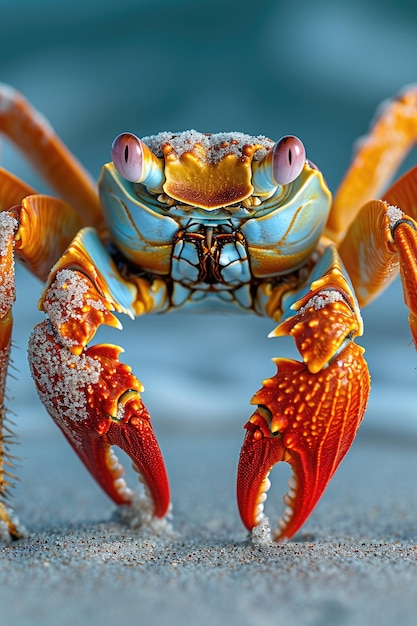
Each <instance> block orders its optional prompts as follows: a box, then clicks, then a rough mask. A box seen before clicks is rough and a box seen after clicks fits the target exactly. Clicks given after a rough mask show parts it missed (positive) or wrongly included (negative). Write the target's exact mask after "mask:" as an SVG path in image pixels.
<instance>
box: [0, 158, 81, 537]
mask: <svg viewBox="0 0 417 626" xmlns="http://www.w3.org/2000/svg"><path fill="white" fill-rule="evenodd" d="M27 194H34V192H33V190H32V189H31V188H30V187H28V186H27V185H25V183H23V182H22V181H20V180H19V179H17V178H16V177H14V176H12V175H10V174H8V173H7V172H6V171H5V170H0V537H1V538H2V539H3V540H4V539H7V537H11V538H17V537H18V536H20V535H21V534H22V532H23V529H22V528H21V527H19V525H18V522H17V520H16V519H15V518H14V517H13V516H11V515H10V512H9V510H8V508H7V507H6V502H5V500H6V498H7V496H8V493H9V491H10V486H11V482H12V473H11V467H12V457H11V455H10V453H9V445H8V444H9V443H10V434H8V433H9V430H8V426H7V423H6V409H5V406H4V396H5V386H6V377H7V370H8V365H9V356H10V343H11V335H12V325H13V321H12V306H13V303H14V299H15V279H14V255H15V254H16V256H17V257H18V258H19V260H21V261H22V262H23V263H25V265H26V267H27V268H28V269H29V271H31V272H32V273H33V274H35V275H36V276H38V277H39V278H40V279H42V280H45V278H46V277H47V276H48V273H49V270H50V268H51V266H52V265H53V264H54V263H55V261H56V260H57V258H58V257H59V256H60V255H61V254H62V253H63V251H64V250H65V248H66V246H67V245H68V243H69V242H70V240H71V239H72V238H73V236H74V235H75V233H76V232H77V230H78V229H79V228H80V227H81V224H82V222H81V219H80V217H79V216H78V215H77V214H76V213H75V212H74V211H73V210H72V208H70V207H69V206H68V205H67V204H65V203H64V202H63V201H62V200H57V199H55V198H50V197H47V196H42V195H35V194H34V195H27Z"/></svg>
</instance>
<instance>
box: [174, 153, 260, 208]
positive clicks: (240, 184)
mask: <svg viewBox="0 0 417 626" xmlns="http://www.w3.org/2000/svg"><path fill="white" fill-rule="evenodd" d="M262 148H263V146H262V145H260V144H253V145H247V146H245V147H244V148H243V150H242V154H241V155H239V154H235V153H233V152H232V151H231V152H230V153H229V154H227V153H226V154H225V155H224V156H223V157H222V158H221V159H220V160H218V161H213V160H212V159H209V158H207V151H206V148H205V147H204V146H203V145H202V144H201V143H195V144H194V145H193V147H192V149H191V150H189V151H186V152H183V153H182V154H181V155H178V154H177V152H176V151H175V150H174V149H173V148H172V146H171V145H170V144H169V143H167V144H165V145H164V146H163V147H162V150H163V153H164V157H165V177H166V181H165V183H164V185H163V189H164V192H165V193H166V194H167V195H168V196H170V197H171V198H174V199H175V200H176V201H178V202H181V203H184V204H189V205H192V206H195V207H199V208H202V209H206V210H210V209H218V208H220V207H225V206H228V205H231V204H236V203H237V202H242V201H243V200H245V199H246V198H249V197H250V196H251V195H252V193H253V186H252V183H251V178H252V167H251V164H252V157H253V154H254V153H255V152H256V151H257V150H260V149H262Z"/></svg>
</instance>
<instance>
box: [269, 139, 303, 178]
mask: <svg viewBox="0 0 417 626" xmlns="http://www.w3.org/2000/svg"><path fill="white" fill-rule="evenodd" d="M305 160H306V151H305V148H304V145H303V143H302V141H300V139H298V137H294V136H293V135H287V136H286V137H282V138H281V139H280V140H279V141H277V143H276V144H275V146H274V153H273V157H272V169H273V176H274V179H275V180H276V182H277V183H278V185H288V183H292V181H293V180H295V179H296V178H297V176H299V175H300V174H301V172H302V170H303V167H304V163H305Z"/></svg>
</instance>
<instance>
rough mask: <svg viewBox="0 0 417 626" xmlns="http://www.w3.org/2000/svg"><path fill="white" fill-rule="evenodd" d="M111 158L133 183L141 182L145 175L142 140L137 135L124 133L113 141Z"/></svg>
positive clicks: (122, 173) (123, 174)
mask: <svg viewBox="0 0 417 626" xmlns="http://www.w3.org/2000/svg"><path fill="white" fill-rule="evenodd" d="M111 158H112V161H113V163H114V166H115V168H116V169H117V171H118V172H119V174H120V175H121V176H123V178H125V179H126V180H128V181H129V182H131V183H135V182H139V181H140V180H141V178H142V175H143V148H142V142H141V140H140V139H138V137H136V135H132V134H131V133H122V134H121V135H118V136H117V137H116V139H115V140H114V141H113V145H112V147H111Z"/></svg>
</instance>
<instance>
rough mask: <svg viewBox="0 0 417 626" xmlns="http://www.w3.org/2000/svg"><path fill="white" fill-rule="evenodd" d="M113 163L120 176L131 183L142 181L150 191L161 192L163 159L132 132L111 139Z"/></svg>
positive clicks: (163, 175) (163, 179) (163, 177)
mask: <svg viewBox="0 0 417 626" xmlns="http://www.w3.org/2000/svg"><path fill="white" fill-rule="evenodd" d="M111 157H112V161H113V164H114V166H115V168H116V169H117V171H118V172H119V174H120V176H122V177H123V178H125V179H126V180H128V181H129V182H131V183H142V184H143V185H145V186H146V187H147V189H149V190H150V191H152V192H157V193H158V192H159V193H160V192H161V191H162V185H163V183H164V181H165V174H164V160H163V159H159V158H158V157H157V156H155V155H154V153H153V152H152V151H151V150H150V149H149V148H148V146H147V145H146V144H145V143H144V142H143V141H142V140H141V139H139V138H138V137H136V135H133V134H132V133H122V134H121V135H118V136H117V137H116V139H115V140H114V141H113V144H112V148H111Z"/></svg>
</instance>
